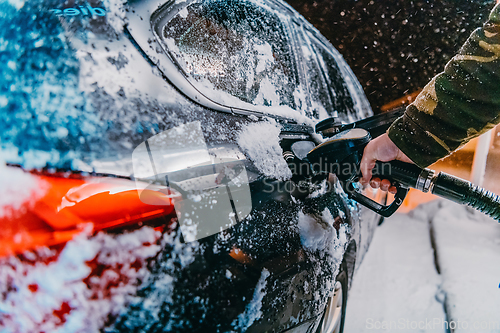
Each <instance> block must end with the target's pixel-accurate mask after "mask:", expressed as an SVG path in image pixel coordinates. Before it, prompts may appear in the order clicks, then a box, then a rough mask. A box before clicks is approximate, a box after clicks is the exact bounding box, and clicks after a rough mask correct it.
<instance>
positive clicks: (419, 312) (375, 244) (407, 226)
mask: <svg viewBox="0 0 500 333" xmlns="http://www.w3.org/2000/svg"><path fill="white" fill-rule="evenodd" d="M440 285H441V277H440V276H439V275H438V273H437V272H436V270H435V267H434V261H433V251H432V247H431V242H430V237H429V228H428V223H427V221H426V220H423V219H420V218H418V217H412V216H409V215H403V214H396V215H394V216H392V217H391V218H388V219H386V221H385V222H384V223H383V224H382V225H381V226H379V227H378V228H377V230H376V232H375V235H374V237H373V240H372V243H371V245H370V248H369V250H368V252H367V253H366V255H365V257H364V259H363V262H362V263H361V265H360V267H359V269H358V271H357V273H356V275H355V276H354V279H353V282H352V287H351V290H350V291H349V298H348V303H347V315H346V324H345V331H346V332H359V333H363V332H366V333H368V332H417V331H418V332H439V333H444V332H445V330H444V329H442V328H441V325H440V324H438V323H441V322H442V321H443V320H445V315H444V311H443V304H442V303H440V301H439V300H438V299H439V298H442V291H441V287H440ZM415 325H416V326H415ZM419 325H420V327H419Z"/></svg>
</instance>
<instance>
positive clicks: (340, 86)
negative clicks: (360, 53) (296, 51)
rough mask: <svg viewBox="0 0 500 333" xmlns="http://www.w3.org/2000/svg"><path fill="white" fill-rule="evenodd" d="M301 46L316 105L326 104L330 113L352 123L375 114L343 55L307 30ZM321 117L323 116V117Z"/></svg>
mask: <svg viewBox="0 0 500 333" xmlns="http://www.w3.org/2000/svg"><path fill="white" fill-rule="evenodd" d="M304 38H305V43H304V44H307V45H308V47H307V48H306V47H302V52H303V53H304V57H305V59H307V61H306V65H307V73H306V75H307V79H308V85H309V90H310V96H311V99H312V104H313V108H315V109H316V110H318V109H320V110H321V107H323V108H324V109H325V110H326V111H327V113H328V115H329V116H338V117H339V118H340V119H342V120H343V121H347V122H352V121H355V120H359V119H362V118H364V117H366V116H368V115H370V114H371V113H372V111H371V108H370V105H369V104H368V101H367V99H366V97H365V95H364V92H363V90H362V88H361V86H360V85H359V82H358V81H357V79H356V78H355V76H354V74H353V73H352V71H351V70H350V69H349V67H348V66H347V64H346V62H345V60H344V59H343V58H342V56H341V55H340V54H339V53H338V52H337V51H336V50H335V49H334V48H333V46H330V45H329V46H328V47H327V46H326V45H325V44H324V43H323V42H322V41H320V40H319V39H318V38H317V37H316V36H315V35H314V34H312V33H311V32H310V31H308V30H306V31H305V36H304ZM320 118H321V117H320Z"/></svg>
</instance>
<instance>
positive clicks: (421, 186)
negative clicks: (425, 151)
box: [373, 161, 500, 222]
mask: <svg viewBox="0 0 500 333" xmlns="http://www.w3.org/2000/svg"><path fill="white" fill-rule="evenodd" d="M373 175H374V176H378V177H380V178H386V179H389V180H391V181H393V182H394V181H395V182H398V183H399V184H402V185H403V186H406V187H412V188H416V189H417V190H420V191H422V192H431V193H432V194H435V195H437V196H439V197H442V198H445V199H448V200H451V201H454V202H456V203H459V204H462V205H468V206H470V207H472V208H474V209H477V210H478V211H480V212H483V213H485V214H487V215H489V216H491V217H492V218H494V219H495V220H497V221H499V222H500V196H498V195H497V194H495V193H492V192H490V191H487V190H485V189H484V188H481V187H479V186H477V185H474V184H472V183H471V182H469V181H467V180H463V179H460V178H458V177H455V176H452V175H449V174H447V173H444V172H440V173H439V174H438V175H435V172H434V171H433V170H430V169H422V168H420V167H418V166H416V165H415V164H410V163H404V162H400V161H391V162H377V163H376V165H375V167H374V168H373Z"/></svg>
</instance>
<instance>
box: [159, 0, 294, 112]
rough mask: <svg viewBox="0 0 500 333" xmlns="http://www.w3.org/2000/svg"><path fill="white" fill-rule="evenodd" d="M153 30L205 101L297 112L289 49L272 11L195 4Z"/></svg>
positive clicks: (237, 3) (244, 3)
mask: <svg viewBox="0 0 500 333" xmlns="http://www.w3.org/2000/svg"><path fill="white" fill-rule="evenodd" d="M153 24H154V25H155V31H156V34H157V36H158V38H159V39H160V41H161V43H162V46H163V47H164V48H165V50H166V51H167V52H168V53H169V54H170V56H171V57H172V58H173V59H174V60H175V62H176V63H177V64H178V66H179V67H180V68H181V69H182V71H183V72H184V73H185V75H186V77H187V79H188V80H189V81H190V82H191V83H192V84H193V85H194V86H195V87H196V88H197V89H198V90H199V91H200V92H202V93H203V94H205V95H206V96H207V97H209V98H210V99H212V100H214V101H216V102H218V103H221V104H224V105H229V106H235V107H243V108H244V105H242V104H241V102H244V103H248V104H251V105H254V106H282V105H284V106H288V107H290V108H292V109H297V104H298V103H297V102H296V97H295V96H296V89H297V87H298V77H297V73H296V68H295V66H294V62H293V59H294V58H293V54H292V50H291V46H290V43H289V42H288V40H287V32H286V29H285V26H284V24H283V22H282V20H281V19H280V18H279V17H278V16H277V15H276V14H275V13H273V12H272V11H270V10H267V9H266V8H265V7H262V6H257V5H256V4H254V3H253V2H251V1H241V0H239V1H201V2H195V3H192V4H190V5H189V6H187V7H185V8H184V9H183V10H181V11H180V12H179V13H178V14H176V15H175V16H174V17H172V18H171V19H169V20H159V21H157V22H156V23H155V22H154V23H153ZM228 96H230V97H233V98H234V97H235V98H237V102H236V101H235V100H234V99H231V98H229V99H228V98H227V97H228ZM238 102H239V103H238Z"/></svg>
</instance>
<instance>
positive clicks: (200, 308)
mask: <svg viewBox="0 0 500 333" xmlns="http://www.w3.org/2000/svg"><path fill="white" fill-rule="evenodd" d="M0 9H1V10H0V12H1V14H0V59H1V61H0V67H1V69H2V71H1V72H2V76H1V77H0V106H1V108H2V110H1V113H0V145H1V146H0V147H1V150H0V156H1V157H0V158H1V159H2V160H3V161H4V162H5V164H4V165H3V164H2V166H1V167H0V184H2V187H1V188H0V191H1V197H2V199H0V220H1V223H2V226H3V227H2V231H1V232H0V241H1V242H2V246H1V248H2V250H1V251H0V255H1V257H0V276H1V278H0V281H1V282H0V295H1V300H0V326H1V328H2V329H1V331H2V332H35V331H36V332H99V331H101V332H243V331H245V332H285V331H286V332H341V331H342V329H343V320H344V319H343V318H344V316H345V305H346V299H347V290H348V288H349V285H350V282H351V280H352V277H353V273H354V272H355V270H356V268H357V267H358V266H359V264H360V262H361V260H362V258H363V256H364V254H365V252H366V251H367V248H368V245H369V243H370V240H371V238H372V234H373V230H374V228H375V226H376V224H377V222H378V220H379V218H378V217H377V216H376V215H375V214H374V213H371V212H369V211H366V210H363V209H361V208H360V206H358V205H357V204H356V203H355V202H354V201H352V200H350V199H348V197H347V195H346V194H345V193H344V191H343V190H342V188H341V186H340V185H339V181H338V179H337V178H336V177H335V175H333V174H326V173H317V174H311V173H310V169H308V166H307V165H304V163H303V161H304V157H305V155H306V154H307V152H308V151H310V150H311V149H313V148H314V147H315V146H316V145H317V144H319V143H321V142H322V140H323V139H322V138H321V137H320V136H318V135H317V134H315V133H314V125H315V124H316V123H317V122H318V121H320V120H323V119H325V118H328V117H337V119H338V121H343V122H353V121H356V120H359V119H362V118H364V117H367V116H369V115H371V113H372V111H371V109H370V106H369V104H368V102H367V100H366V97H365V95H364V93H363V90H362V89H361V87H360V85H359V83H358V81H357V80H356V78H355V77H354V75H353V73H352V72H351V70H350V69H349V67H348V66H347V64H346V63H345V61H344V60H343V58H342V56H341V55H340V54H339V53H338V52H337V51H336V50H335V49H334V48H333V47H332V45H331V44H330V43H329V42H328V41H327V40H326V39H325V38H324V37H322V36H321V35H320V34H319V32H318V31H317V30H316V29H314V28H313V27H312V26H311V25H310V24H309V23H308V22H306V21H305V20H304V18H302V17H301V16H300V15H299V14H298V13H297V12H296V11H294V10H293V9H292V8H291V7H290V6H288V5H287V4H285V3H284V2H283V1H280V0H238V1H234V0H224V1H223V0H175V1H174V0H146V1H132V0H130V1H128V2H125V1H121V0H108V1H103V2H100V1H94V0H89V1H73V0H68V1H64V2H61V1H46V0H44V1H42V0H39V1H36V0H34V1H31V0H27V1H23V0H7V1H5V0H4V1H1V2H0ZM304 170H306V171H304Z"/></svg>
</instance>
